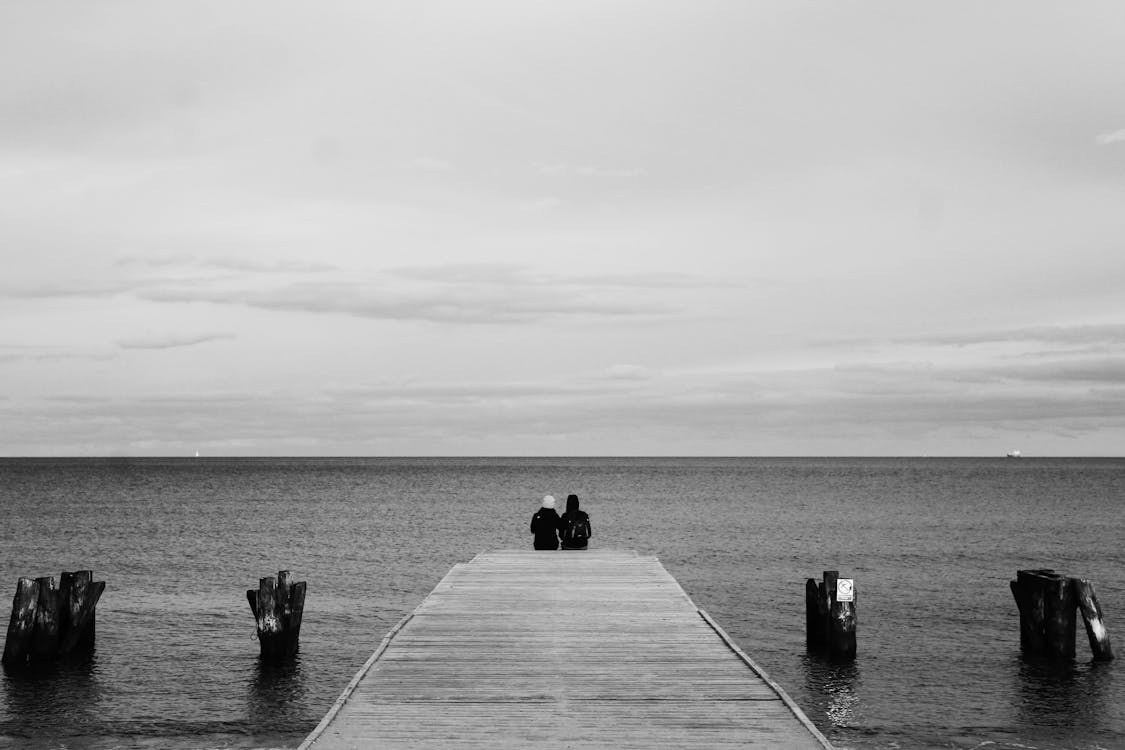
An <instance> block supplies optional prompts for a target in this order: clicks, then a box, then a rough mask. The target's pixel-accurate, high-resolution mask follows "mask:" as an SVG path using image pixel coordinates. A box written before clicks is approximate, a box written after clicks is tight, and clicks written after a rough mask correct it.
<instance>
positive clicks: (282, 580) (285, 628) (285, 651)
mask: <svg viewBox="0 0 1125 750" xmlns="http://www.w3.org/2000/svg"><path fill="white" fill-rule="evenodd" d="M246 600H247V601H248V602H250V609H251V611H253V613H254V619H255V621H256V622H257V626H258V643H259V644H261V648H262V657H263V658H265V659H282V658H287V657H290V656H293V654H295V653H297V646H298V645H299V644H298V639H299V638H300V636H301V617H302V615H303V613H304V611H305V582H304V581H298V582H294V581H293V576H292V574H291V573H290V572H289V571H288V570H281V571H278V573H277V578H274V577H273V576H268V577H266V578H262V579H260V580H259V581H258V588H257V589H256V590H255V589H247V590H246Z"/></svg>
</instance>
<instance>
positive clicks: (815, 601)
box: [805, 578, 825, 649]
mask: <svg viewBox="0 0 1125 750" xmlns="http://www.w3.org/2000/svg"><path fill="white" fill-rule="evenodd" d="M824 624H825V620H824V617H823V616H822V615H821V612H820V588H819V587H818V586H817V585H816V579H815V578H809V579H808V580H806V581H805V640H806V644H807V645H808V647H809V649H819V648H820V647H821V646H822V645H824Z"/></svg>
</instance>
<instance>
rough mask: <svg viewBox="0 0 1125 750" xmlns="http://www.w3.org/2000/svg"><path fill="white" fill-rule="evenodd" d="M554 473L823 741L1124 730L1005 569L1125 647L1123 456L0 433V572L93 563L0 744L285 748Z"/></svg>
mask: <svg viewBox="0 0 1125 750" xmlns="http://www.w3.org/2000/svg"><path fill="white" fill-rule="evenodd" d="M547 492H550V493H552V494H554V495H555V496H556V497H559V498H560V499H561V498H565V496H566V495H567V493H569V492H576V493H578V494H579V496H580V497H581V498H582V504H583V509H584V510H588V511H589V512H590V515H591V519H592V522H593V526H594V538H593V540H592V544H593V545H594V546H597V547H611V548H625V549H636V550H638V551H640V552H642V553H646V554H655V555H657V556H658V557H659V558H660V559H661V561H662V562H663V563H664V565H665V567H667V568H668V570H669V571H670V572H671V573H672V574H673V575H674V576H676V577H677V579H678V580H679V581H680V583H681V584H682V585H683V587H684V588H685V590H687V592H688V593H689V594H690V595H691V597H692V598H693V599H694V600H695V602H696V603H697V604H699V605H700V606H701V607H703V608H704V609H706V610H707V611H708V612H709V613H710V614H711V615H712V616H713V617H714V618H715V619H716V620H717V621H718V622H719V623H720V624H721V625H722V626H723V628H724V629H725V630H726V631H727V632H728V633H729V634H730V635H731V636H732V637H733V638H734V639H735V640H736V641H737V642H738V643H739V644H740V645H741V646H742V647H743V649H745V650H746V651H747V652H748V653H749V654H750V655H751V656H752V657H753V658H754V659H755V660H756V661H757V662H758V663H759V664H760V665H761V666H762V667H764V668H765V669H766V670H767V671H768V672H769V673H770V675H771V676H772V677H773V678H774V679H775V680H777V681H778V682H779V683H781V685H782V686H783V687H784V688H785V689H786V690H787V691H788V692H789V694H790V695H791V696H792V697H793V698H794V700H796V702H797V703H798V704H800V705H801V706H802V708H804V710H805V712H806V713H807V714H808V715H809V716H810V718H811V719H812V720H813V721H814V722H815V723H816V724H817V726H819V727H820V728H821V729H822V730H823V731H824V732H825V733H826V734H827V735H828V736H829V738H830V739H831V740H832V741H833V742H834V743H836V744H837V745H838V746H840V747H852V748H900V747H901V748H980V747H989V748H1041V749H1042V748H1071V749H1076V748H1125V677H1122V678H1118V677H1117V672H1118V670H1119V669H1120V668H1121V664H1122V663H1123V662H1121V661H1120V660H1119V661H1115V662H1110V663H1099V664H1095V663H1093V662H1092V661H1090V658H1089V648H1088V646H1087V644H1086V641H1085V635H1084V633H1083V632H1082V628H1081V626H1079V643H1078V658H1077V659H1076V660H1075V661H1074V662H1073V663H1064V664H1062V665H1059V664H1052V663H1048V662H1043V661H1039V660H1029V659H1025V658H1022V657H1021V655H1020V653H1019V625H1018V614H1017V612H1016V607H1015V604H1014V602H1013V600H1012V596H1011V593H1010V592H1009V590H1008V581H1009V579H1011V578H1012V577H1013V576H1014V574H1015V571H1016V570H1017V569H1018V568H1031V567H1052V568H1055V569H1057V570H1059V571H1062V572H1065V573H1067V574H1069V575H1078V576H1082V577H1086V578H1090V579H1091V580H1093V581H1094V583H1095V585H1096V586H1097V591H1098V596H1099V599H1100V600H1101V603H1102V606H1103V608H1104V609H1105V610H1106V618H1107V622H1108V625H1109V629H1110V633H1111V635H1113V636H1116V638H1117V645H1118V651H1119V652H1122V656H1123V657H1125V628H1123V627H1122V625H1121V623H1123V622H1125V618H1123V617H1122V616H1121V614H1120V613H1121V612H1123V611H1125V552H1123V548H1125V545H1123V544H1122V540H1125V513H1123V507H1125V505H1123V504H1125V460H1121V459H1029V458H1025V459H1020V460H1005V459H995V460H991V459H897V458H887V459H795V458H794V459H422V458H419V459H228V460H221V459H186V460H179V459H138V460H116V459H98V460H79V459H74V460H61V459H60V460H46V459H44V460H29V459H28V460H25V459H0V508H2V509H3V522H2V529H0V585H4V586H8V587H9V591H10V592H11V593H14V592H15V585H16V580H17V579H18V578H19V577H20V576H33V577H34V576H43V575H55V576H57V575H58V574H59V572H60V571H63V570H79V569H88V568H89V569H93V570H94V574H95V579H97V580H105V581H106V591H105V593H104V595H103V596H102V599H101V602H100V603H99V605H98V610H97V617H98V621H97V622H98V624H97V649H96V652H95V654H94V655H93V656H92V657H91V658H90V659H89V660H88V661H87V662H86V663H82V664H68V665H62V666H60V667H58V668H57V669H54V670H52V671H48V672H45V673H36V674H23V673H13V672H11V671H6V672H5V673H4V674H3V675H0V683H2V688H0V748H7V747H12V748H17V747H18V748H31V749H33V750H35V749H46V748H52V749H54V750H62V749H63V748H66V749H67V750H80V749H83V748H91V749H95V750H108V749H109V748H169V749H171V750H186V749H188V748H191V749H197V748H240V749H246V748H293V747H296V746H297V745H298V744H299V743H300V742H301V740H302V739H303V738H304V736H305V735H306V734H307V733H308V732H309V731H311V730H312V728H313V727H314V726H315V725H316V724H317V722H318V721H319V720H320V718H321V717H322V716H323V714H324V713H325V712H326V711H327V710H328V707H329V706H330V705H331V704H332V702H333V701H334V700H335V699H336V697H337V696H338V695H339V693H340V691H341V690H342V689H343V687H344V685H345V684H346V683H347V682H348V680H349V679H351V677H352V675H353V674H354V673H355V672H356V670H358V669H359V667H360V666H361V665H362V664H363V662H364V661H365V660H366V658H367V657H368V656H369V655H370V653H371V652H372V651H373V650H374V648H375V647H376V646H377V645H378V643H379V641H380V640H381V639H382V637H383V636H384V635H385V634H386V632H387V631H388V630H389V629H390V628H391V627H392V626H393V625H394V624H395V623H396V622H397V621H398V620H399V619H400V618H401V617H402V616H403V615H404V614H406V613H407V612H409V611H410V610H412V609H413V608H414V607H416V606H417V605H418V604H419V603H420V602H421V601H422V599H423V598H424V597H425V596H426V595H427V594H428V593H429V592H430V590H431V589H432V588H433V587H434V585H435V584H436V583H437V582H438V580H440V578H441V577H442V576H443V575H445V573H446V572H447V571H448V570H449V568H450V567H451V566H452V565H453V564H455V563H457V562H463V561H465V560H468V559H470V558H471V557H472V556H473V555H475V554H476V553H478V552H481V551H484V550H490V549H502V548H530V546H531V540H530V534H529V533H528V532H527V523H528V521H529V519H530V517H531V514H532V513H533V512H534V511H535V509H536V507H537V506H538V500H539V498H541V497H542V495H543V494H544V493H547ZM544 554H550V553H544ZM563 560H564V558H563V557H562V556H560V558H559V575H560V576H565V575H566V570H565V566H564V564H563ZM281 568H288V569H291V570H293V571H294V573H295V575H296V577H297V579H298V580H305V581H307V582H308V597H307V601H306V607H305V617H304V623H303V626H302V630H301V652H300V655H299V657H298V658H297V660H296V661H295V662H294V663H293V664H292V665H290V666H288V667H286V668H283V669H266V668H263V667H262V666H261V665H260V664H259V660H258V645H257V641H256V640H255V635H254V622H253V618H252V616H251V613H250V609H249V607H248V606H247V603H246V598H245V593H244V592H245V590H246V589H248V588H253V587H256V586H257V579H258V578H259V577H261V576H264V575H272V574H274V573H276V572H277V570H279V569H281ZM826 568H837V569H839V570H840V571H841V575H844V576H851V577H854V578H855V579H856V588H857V593H858V601H857V604H858V612H859V631H858V634H859V638H858V640H859V657H858V659H857V660H856V661H855V662H854V664H850V665H832V664H829V663H825V662H824V661H822V660H820V659H819V658H816V657H812V656H809V655H808V654H807V652H806V650H805V645H804V642H805V641H804V581H805V578H806V577H819V575H820V573H821V571H823V570H824V569H826ZM5 601H7V600H6V599H5ZM564 635H565V634H564V633H561V632H560V633H559V636H560V637H563V636H564Z"/></svg>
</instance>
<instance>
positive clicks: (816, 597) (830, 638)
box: [805, 570, 856, 659]
mask: <svg viewBox="0 0 1125 750" xmlns="http://www.w3.org/2000/svg"><path fill="white" fill-rule="evenodd" d="M814 589H815V592H814ZM814 608H815V612H814ZM805 627H806V629H807V631H808V632H807V641H808V644H809V647H810V648H818V649H820V650H823V651H825V652H827V654H828V655H829V656H831V657H833V658H839V659H854V658H855V655H856V608H855V581H854V580H853V579H851V578H840V574H839V572H838V571H835V570H826V571H824V580H823V581H822V582H820V583H817V582H816V581H815V580H814V579H812V578H809V579H807V580H806V581H805Z"/></svg>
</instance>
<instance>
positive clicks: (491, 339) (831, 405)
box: [0, 0, 1125, 456]
mask: <svg viewBox="0 0 1125 750" xmlns="http://www.w3.org/2000/svg"><path fill="white" fill-rule="evenodd" d="M0 253H2V256H0V257H2V261H3V265H2V270H0V455H12V456H20V455H191V454H194V452H195V451H196V450H198V451H199V452H200V453H201V454H202V455H304V454H309V455H331V454H340V455H924V454H928V455H983V456H998V455H1003V454H1004V453H1005V452H1006V451H1009V450H1014V449H1019V450H1022V451H1023V452H1024V454H1026V455H1122V454H1125V12H1123V11H1122V7H1121V4H1120V2H1117V1H1116V0H1108V1H1107V2H1066V3H1059V2H1027V0H1013V1H1011V2H981V3H977V2H930V3H906V2H901V0H888V1H887V2H856V3H825V2H808V3H804V2H795V1H794V0H784V2H748V1H744V0H729V1H728V2H709V1H706V0H704V1H700V0H691V1H690V2H687V1H683V2H666V1H662V0H644V1H643V2H641V1H638V2H614V1H612V0H597V1H595V2H584V1H575V0H567V1H566V2H529V1H528V0H512V1H511V2H481V1H476V0H474V2H461V1H458V2H418V1H416V0H410V1H409V2H380V3H371V2H355V3H342V2H328V3H299V4H298V3H290V2H278V1H277V0H270V1H269V2H262V3H255V2H234V3H232V2H226V1H225V0H224V1H223V2H213V3H208V2H181V3H153V2H147V1H145V2H142V1H139V0H138V1H137V2H86V1H83V2H73V3H62V2H14V1H13V2H0Z"/></svg>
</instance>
